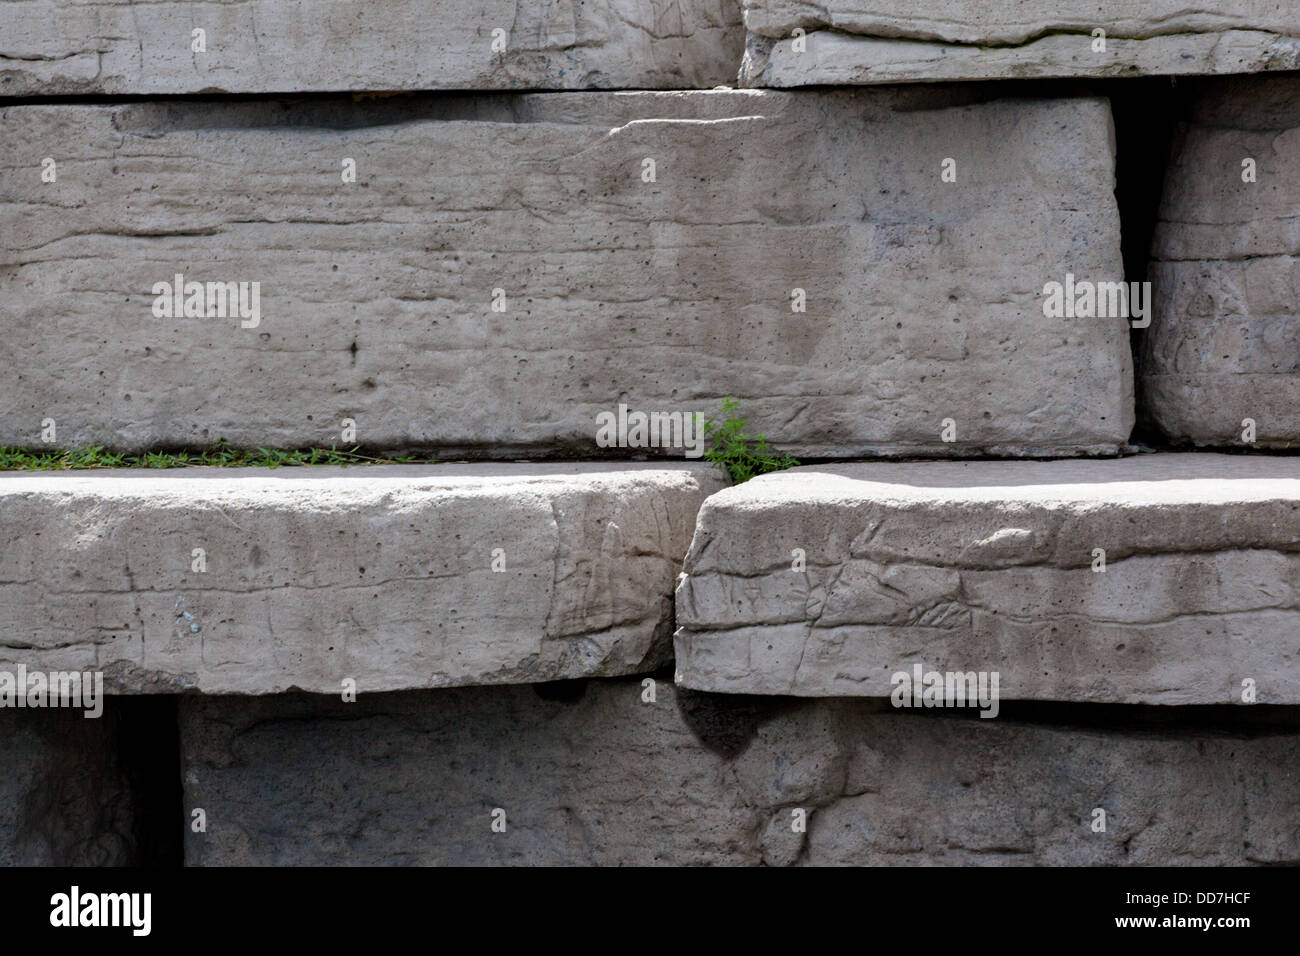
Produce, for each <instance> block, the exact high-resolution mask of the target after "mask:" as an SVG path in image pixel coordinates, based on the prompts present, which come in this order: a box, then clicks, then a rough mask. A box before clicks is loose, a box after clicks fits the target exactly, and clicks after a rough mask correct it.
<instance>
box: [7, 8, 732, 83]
mask: <svg viewBox="0 0 1300 956" xmlns="http://www.w3.org/2000/svg"><path fill="white" fill-rule="evenodd" d="M743 47H744V27H743V26H742V25H741V22H740V6H739V3H738V2H736V0H673V2H671V3H666V2H663V0H654V2H651V3H646V2H644V0H579V2H575V3H554V2H550V0H435V2H433V3H428V2H421V0H365V2H363V3H358V2H353V0H310V2H305V3H304V2H300V0H247V2H243V3H212V4H199V5H197V6H196V5H194V4H190V3H184V2H180V0H158V2H153V3H150V4H148V10H147V11H144V10H142V9H141V4H139V3H133V2H132V0H107V2H103V3H94V4H86V3H79V2H77V0H9V2H5V3H0V96H35V95H50V94H59V95H69V94H76V95H85V94H136V95H153V94H174V93H296V92H309V91H332V90H357V91H363V90H374V91H381V92H382V91H391V90H421V89H427V90H441V89H452V90H457V89H459V90H500V89H507V90H517V89H590V88H628V87H630V88H646V89H675V88H688V89H690V88H698V87H704V88H709V87H713V86H719V85H724V84H727V85H729V84H731V83H732V82H734V80H735V76H736V68H737V66H738V65H739V63H740V57H741V53H742V50H743Z"/></svg>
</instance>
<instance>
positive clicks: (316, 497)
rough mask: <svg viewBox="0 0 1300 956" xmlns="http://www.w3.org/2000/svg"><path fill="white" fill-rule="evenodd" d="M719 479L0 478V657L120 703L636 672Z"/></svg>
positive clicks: (660, 627) (661, 650)
mask: <svg viewBox="0 0 1300 956" xmlns="http://www.w3.org/2000/svg"><path fill="white" fill-rule="evenodd" d="M723 483H724V482H723V479H722V477H721V474H720V472H719V471H718V470H717V469H715V468H713V467H712V466H709V465H693V466H683V465H664V466H651V465H635V464H630V465H625V466H621V467H620V466H614V465H590V464H588V465H546V466H542V465H520V464H501V465H433V466H423V465H412V466H371V467H353V468H332V467H313V468H296V469H295V468H289V469H282V470H277V471H268V470H266V469H208V468H204V469H186V470H179V471H171V472H161V473H160V472H148V471H135V472H113V473H108V474H105V473H99V474H95V473H91V474H86V473H82V474H75V473H74V474H68V473H63V474H49V473H44V474H41V473H36V474H14V473H8V474H4V475H0V528H2V530H0V538H3V539H4V540H6V541H9V542H10V545H9V546H8V547H6V548H5V549H4V550H3V551H2V552H0V667H4V666H7V665H9V664H10V662H13V663H14V664H18V663H22V664H26V665H27V666H28V668H29V669H45V670H48V669H59V670H88V669H102V670H104V671H105V672H106V673H107V677H106V683H107V685H108V686H110V687H111V688H113V689H116V690H118V691H119V692H123V693H141V692H166V691H173V690H181V689H190V688H193V689H198V690H201V691H205V692H208V693H241V694H266V693H273V692H276V691H282V690H287V689H293V688H301V689H303V690H308V691H319V692H326V693H330V692H334V693H337V692H340V690H341V688H342V687H343V684H342V681H344V680H345V679H347V678H352V679H353V680H355V681H356V687H357V689H358V690H360V691H363V692H364V691H375V690H394V689H404V688H411V687H441V686H447V685H456V684H472V683H520V682H531V681H545V680H552V679H558V678H565V677H581V676H588V675H612V674H626V673H638V672H640V671H642V670H648V669H653V668H654V667H656V666H659V665H660V664H662V662H663V661H664V660H665V659H666V658H667V657H668V656H669V655H670V654H671V635H672V627H673V623H672V588H673V582H674V578H675V576H676V574H677V572H678V569H679V568H680V566H681V559H682V555H684V554H685V553H686V547H687V545H688V543H689V542H690V538H691V532H692V529H693V528H694V524H695V513H696V510H697V509H698V508H699V506H700V503H701V502H702V501H703V500H704V498H705V496H706V495H708V494H709V493H710V492H712V491H715V490H717V489H719V488H720V487H722V485H723ZM196 549H202V552H203V553H202V554H201V555H198V554H196ZM200 562H201V567H202V568H203V569H205V570H201V569H198V568H199V567H200Z"/></svg>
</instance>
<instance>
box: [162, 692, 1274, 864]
mask: <svg viewBox="0 0 1300 956" xmlns="http://www.w3.org/2000/svg"><path fill="white" fill-rule="evenodd" d="M653 690H654V693H653V698H654V699H653V701H650V700H648V699H647V698H648V697H650V696H651V695H650V693H649V691H650V688H648V687H647V686H646V684H645V682H644V681H643V680H640V679H625V680H593V681H589V682H587V683H586V687H585V690H584V689H582V688H581V687H579V688H578V689H577V690H576V692H575V693H571V694H569V695H567V698H566V699H565V700H558V699H554V698H552V699H549V700H544V699H542V698H541V697H540V696H539V695H538V694H537V693H536V692H535V691H534V690H533V689H532V688H529V687H521V686H512V687H470V688H454V689H447V690H437V691H428V692H407V693H400V694H369V695H367V694H363V695H361V696H360V697H358V698H357V700H356V701H355V702H354V703H350V704H349V703H343V702H341V701H340V700H338V699H337V698H326V697H317V698H304V697H301V696H299V695H282V696H271V697H257V698H251V699H235V698H227V697H192V696H190V697H183V698H182V699H181V701H180V706H181V741H182V753H183V777H184V781H185V784H184V800H185V808H186V813H187V814H190V813H192V811H193V810H194V809H196V808H202V809H203V811H204V814H205V817H206V831H205V832H202V833H195V832H193V830H192V829H190V828H188V827H187V828H186V833H185V860H186V862H187V863H188V864H190V865H213V866H215V865H250V864H251V865H317V866H320V865H365V864H371V865H373V864H421V865H435V864H444V865H445V864H459V865H492V864H597V865H616V864H636V865H650V864H678V865H680V864H732V865H755V864H759V863H766V864H768V865H774V866H779V865H789V864H796V863H806V864H814V865H816V864H822V865H824V864H858V865H861V864H961V865H1027V864H1040V865H1063V864H1068V865H1117V864H1146V865H1151V864H1163V865H1182V864H1201V865H1214V864H1217V865H1224V864H1246V863H1295V862H1297V861H1300V828H1297V824H1296V821H1297V819H1300V786H1297V783H1300V729H1298V728H1297V720H1296V716H1295V714H1294V713H1291V714H1290V716H1289V717H1288V716H1286V713H1287V712H1290V711H1293V710H1294V708H1270V710H1273V711H1275V712H1276V711H1279V710H1281V711H1283V714H1282V715H1281V716H1278V717H1275V718H1272V719H1271V721H1270V722H1269V725H1268V726H1267V727H1266V728H1263V729H1254V730H1247V729H1244V728H1238V727H1235V726H1229V727H1227V728H1214V727H1210V726H1189V725H1187V724H1186V723H1181V724H1179V723H1174V724H1172V725H1162V724H1160V723H1159V722H1153V721H1152V719H1151V717H1150V715H1149V714H1148V715H1147V716H1146V718H1144V720H1142V721H1134V722H1132V724H1131V725H1123V724H1121V725H1119V726H1115V725H1105V726H1102V725H1098V726H1095V727H1090V726H1088V725H1087V721H1088V720H1090V719H1095V718H1096V717H1097V711H1099V710H1111V709H1113V708H1091V707H1085V706H1081V707H1076V708H1072V710H1073V711H1075V712H1076V713H1075V716H1076V717H1077V719H1078V722H1077V723H1073V724H1066V723H1050V722H1034V721H1026V720H1018V719H1011V718H1009V717H1007V715H1006V714H1005V713H1004V714H1003V715H1002V716H1000V717H999V718H997V719H996V720H982V719H979V718H976V717H958V716H952V714H951V712H949V714H948V715H936V714H935V712H933V711H931V712H929V713H928V714H926V715H922V714H920V713H916V712H907V713H904V712H900V711H895V710H893V709H892V708H890V707H889V706H888V704H882V703H880V702H873V701H850V700H789V699H787V700H776V699H771V698H766V699H764V698H742V697H736V696H733V695H724V694H696V693H693V692H691V691H686V690H681V689H676V688H674V687H673V686H672V684H671V683H669V682H666V681H659V682H656V684H655V685H654V688H653ZM1198 709H1199V708H1198ZM1213 709H1214V710H1220V709H1223V710H1229V711H1230V712H1231V714H1232V715H1233V716H1235V717H1236V718H1241V717H1244V716H1246V715H1247V714H1250V713H1252V711H1250V710H1249V709H1243V708H1213ZM1139 710H1140V708H1139ZM1147 710H1149V709H1147ZM1220 722H1224V721H1220ZM1226 722H1227V723H1228V724H1232V723H1233V721H1231V720H1228V721H1226ZM1098 810H1102V811H1104V813H1105V830H1104V832H1102V831H1098V830H1096V829H1095V822H1096V821H1097V820H1098V819H1099V817H1098V816H1097V811H1098ZM797 811H802V816H803V819H802V821H801V822H802V823H804V824H805V826H803V827H797V825H796V824H797V822H800V821H798V819H797V814H796V812H797ZM494 822H496V823H498V831H499V832H498V831H494V829H493V824H494ZM501 826H504V829H503V830H501V829H500V827H501ZM801 829H802V830H804V831H805V832H800V830H801Z"/></svg>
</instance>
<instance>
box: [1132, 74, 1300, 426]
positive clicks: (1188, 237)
mask: <svg viewBox="0 0 1300 956" xmlns="http://www.w3.org/2000/svg"><path fill="white" fill-rule="evenodd" d="M1193 90H1194V92H1193V93H1192V94H1191V106H1190V110H1189V116H1188V119H1187V121H1186V122H1185V123H1184V124H1183V125H1182V127H1181V128H1180V129H1179V131H1178V134H1177V137H1176V140H1175V142H1176V146H1175V149H1174V155H1173V157H1172V159H1171V162H1170V165H1169V168H1168V171H1167V172H1166V174H1165V186H1164V196H1163V199H1162V202H1161V205H1160V212H1159V218H1158V221H1157V223H1156V227H1155V235H1154V238H1153V241H1152V264H1151V267H1150V277H1151V280H1152V290H1153V297H1154V300H1155V309H1154V315H1153V319H1152V323H1151V328H1150V329H1148V330H1147V331H1146V333H1144V342H1143V348H1144V352H1143V361H1142V390H1143V406H1144V408H1145V409H1146V411H1147V412H1148V413H1149V414H1150V416H1151V418H1152V420H1153V421H1154V423H1155V424H1156V425H1157V426H1158V427H1159V428H1160V429H1161V430H1162V431H1163V432H1164V433H1165V434H1166V435H1167V436H1168V437H1169V438H1170V439H1172V440H1174V441H1177V442H1183V443H1190V444H1195V445H1201V446H1227V445H1251V444H1252V443H1251V442H1250V441H1248V438H1249V436H1248V435H1246V434H1245V430H1246V426H1245V424H1244V420H1245V419H1251V420H1252V421H1253V422H1254V431H1255V434H1254V442H1253V447H1259V448H1266V447H1267V448H1300V311H1298V310H1297V306H1296V303H1297V301H1300V265H1297V263H1298V262H1300V259H1297V255H1300V231H1298V230H1297V228H1296V220H1295V210H1296V208H1297V207H1298V206H1300V150H1298V147H1300V79H1296V78H1295V77H1290V76H1287V77H1281V76H1278V77H1248V78H1239V79H1236V80H1232V81H1218V82H1204V81H1203V82H1199V83H1197V84H1195V85H1194V86H1193ZM1247 160H1250V161H1251V164H1252V165H1253V169H1252V168H1251V167H1250V166H1243V163H1245V161H1247ZM1252 175H1253V178H1254V181H1253V182H1247V181H1245V179H1244V178H1243V177H1245V178H1250V177H1251V176H1252Z"/></svg>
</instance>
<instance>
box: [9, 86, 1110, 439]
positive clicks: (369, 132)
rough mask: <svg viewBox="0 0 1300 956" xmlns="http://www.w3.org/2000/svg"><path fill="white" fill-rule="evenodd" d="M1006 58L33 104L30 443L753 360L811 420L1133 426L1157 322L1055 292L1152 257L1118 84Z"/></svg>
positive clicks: (21, 322)
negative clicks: (344, 96) (1002, 72)
mask: <svg viewBox="0 0 1300 956" xmlns="http://www.w3.org/2000/svg"><path fill="white" fill-rule="evenodd" d="M990 95H992V94H990V92H989V91H988V90H985V89H980V88H973V87H952V88H941V87H922V88H912V89H892V90H884V89H880V90H876V89H872V90H850V91H843V92H833V91H831V92H828V91H822V92H814V91H800V92H795V93H784V92H773V91H747V92H745V91H742V92H726V91H707V92H690V93H548V94H526V95H514V94H502V95H481V96H479V95H436V96H430V97H413V98H410V99H405V98H393V99H390V100H383V101H379V102H376V103H360V104H358V103H355V102H353V101H352V100H350V99H348V100H333V99H326V100H312V101H308V102H300V103H297V104H284V103H272V102H238V103H207V102H194V101H180V102H169V103H131V104H125V105H95V106H86V105H76V106H73V105H68V106H63V105H39V106H35V105H33V106H17V107H10V108H8V109H3V110H0V139H2V140H3V141H2V142H0V156H3V160H0V163H2V165H0V294H3V296H4V298H5V301H6V315H5V323H4V325H5V327H4V332H5V337H6V343H7V347H8V349H9V352H8V355H9V356H10V361H7V362H5V363H4V364H3V368H0V444H5V445H13V446H19V447H59V448H69V447H79V446H84V445H104V446H106V447H108V448H110V449H113V450H119V451H139V450H143V449H151V448H159V447H177V446H187V447H196V446H199V445H206V444H208V443H210V442H212V441H215V440H216V439H218V438H224V439H227V440H228V441H229V442H230V443H232V444H234V445H245V446H269V447H279V448H295V447H303V446H307V445H329V444H331V443H332V442H338V441H339V438H340V429H341V427H343V426H342V423H343V422H344V420H352V421H354V422H355V435H356V438H355V441H356V442H359V443H362V444H365V445H366V446H367V447H371V448H386V447H387V448H394V447H400V448H423V449H428V450H434V451H436V452H437V453H438V454H439V455H440V456H441V457H480V458H481V457H489V458H525V457H527V458H531V457H551V458H553V457H556V456H559V455H566V456H568V457H575V458H590V457H593V454H594V453H595V452H596V450H597V446H596V437H597V416H599V415H601V414H602V413H611V414H612V413H614V412H615V411H616V410H617V408H618V406H619V405H620V404H621V403H626V404H627V405H628V406H629V408H630V409H631V410H633V411H638V410H639V411H642V412H654V411H659V412H666V413H671V412H679V411H680V412H684V413H686V412H699V413H702V414H703V415H705V416H710V415H716V414H718V411H719V408H720V404H721V400H722V398H724V397H726V396H734V397H735V398H737V399H738V400H739V401H740V408H741V414H742V415H744V417H745V418H746V419H747V420H748V422H749V426H750V429H751V433H757V432H765V433H766V435H767V436H768V438H769V439H770V440H771V441H772V442H773V443H774V444H775V445H776V446H778V447H780V448H781V449H782V450H783V451H788V452H790V453H792V454H795V455H800V456H804V457H819V458H822V457H854V456H864V455H866V456H871V455H909V454H915V455H924V456H942V457H952V456H957V457H961V456H969V455H975V454H981V453H990V454H999V455H1009V456H1017V455H1041V456H1057V455H1077V454H1106V453H1113V452H1114V451H1115V450H1116V449H1118V448H1120V447H1122V446H1123V445H1124V444H1125V443H1126V442H1127V440H1128V437H1129V433H1130V430H1131V428H1132V424H1133V417H1134V408H1133V372H1132V358H1131V354H1130V345H1129V331H1128V323H1127V321H1126V320H1125V318H1123V317H1122V316H1111V317H1106V318H1047V317H1045V314H1044V313H1045V309H1044V295H1043V290H1044V287H1045V285H1046V284H1047V283H1049V282H1057V283H1063V282H1065V281H1066V279H1067V276H1068V275H1073V276H1075V277H1076V278H1077V279H1078V280H1079V281H1089V282H1104V281H1110V282H1119V281H1120V280H1122V279H1123V278H1124V277H1123V264H1122V260H1121V257H1120V224H1119V215H1118V210H1117V206H1116V202H1115V196H1114V180H1115V153H1114V141H1113V129H1112V122H1111V115H1110V106H1109V103H1108V101H1107V100H1105V99H1102V98H1088V97H1083V98H1064V99H1033V100H1029V99H1024V100H1022V99H989V98H988V97H989V96H990ZM945 157H946V158H951V159H953V160H954V161H955V163H956V166H955V169H956V177H957V178H956V182H947V181H944V179H943V176H944V170H945V165H944V159H945ZM46 158H49V159H52V160H53V161H54V162H55V164H56V166H57V181H54V182H43V181H42V162H43V160H44V159H46ZM345 160H353V161H355V169H356V181H355V182H344V181H343V176H342V173H341V168H342V167H341V164H342V163H343V162H344V161H345ZM178 276H179V277H180V279H179V281H178V279H177V277H178ZM254 283H256V284H257V285H256V286H255V285H254ZM232 290H233V291H232ZM254 292H256V295H257V298H256V302H254ZM236 293H239V295H236ZM240 296H242V298H240ZM236 300H238V305H239V307H240V308H239V309H237V308H236ZM240 309H242V311H240ZM48 421H52V422H53V423H54V425H53V429H54V431H53V434H46V425H45V424H44V423H46V422H48ZM948 422H951V424H950V425H949V424H947V423H948ZM47 440H48V443H45V442H46V441H47ZM605 453H606V454H611V455H614V454H620V455H624V456H626V455H629V454H637V453H645V452H637V451H629V450H628V449H622V450H609V451H607V452H605ZM648 453H650V454H658V453H660V452H659V451H658V450H653V449H652V450H650V451H649V452H648ZM668 453H669V454H677V455H680V454H681V450H680V449H677V450H669V451H668Z"/></svg>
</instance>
